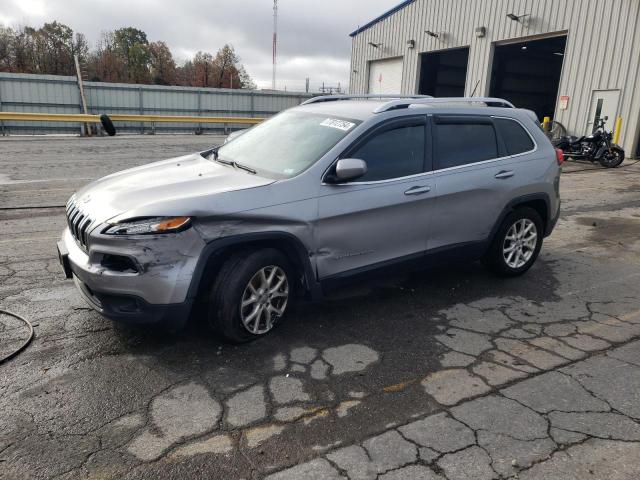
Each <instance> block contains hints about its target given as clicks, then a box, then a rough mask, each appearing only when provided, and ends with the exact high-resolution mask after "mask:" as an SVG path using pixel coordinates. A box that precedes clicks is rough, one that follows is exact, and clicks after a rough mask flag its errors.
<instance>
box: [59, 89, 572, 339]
mask: <svg viewBox="0 0 640 480" xmlns="http://www.w3.org/2000/svg"><path fill="white" fill-rule="evenodd" d="M561 158H562V156H561V155H560V156H558V152H556V151H555V150H554V148H553V146H552V145H551V143H550V142H549V140H548V139H547V138H546V136H545V134H544V133H543V131H542V130H541V129H540V127H539V125H538V124H537V120H536V118H535V115H534V114H533V113H532V112H530V111H527V110H520V109H516V108H513V106H512V105H511V104H509V103H508V102H506V101H505V100H500V99H492V98H449V99H442V98H438V99H435V98H434V99H428V98H415V97H407V98H400V97H395V98H394V99H387V98H380V97H376V98H375V99H374V98H357V97H344V96H330V97H317V98H314V99H312V100H309V101H307V102H306V103H305V104H303V105H300V106H298V107H295V108H291V109H289V110H286V111H284V112H282V113H280V114H278V115H276V116H274V117H272V118H271V119H269V120H267V121H265V122H264V123H261V124H260V125H257V126H255V127H253V128H251V129H250V130H248V131H247V132H246V133H244V134H242V135H240V136H237V137H236V138H234V139H233V140H232V141H230V142H228V143H226V144H224V145H223V146H220V147H217V148H214V149H211V150H208V151H205V152H201V153H194V154H191V155H186V156H183V157H179V158H173V159H170V160H164V161H160V162H156V163H151V164H148V165H144V166H141V167H137V168H132V169H129V170H125V171H123V172H119V173H115V174H113V175H109V176H107V177H104V178H102V179H100V180H97V181H95V182H93V183H92V184H90V185H88V186H86V187H84V188H83V189H81V190H80V191H78V192H77V193H76V194H75V195H73V196H72V197H71V199H70V200H69V203H68V205H67V212H66V215H67V220H68V227H67V228H66V229H65V231H64V233H63V235H62V240H61V241H60V242H59V243H58V251H59V255H60V260H61V263H62V265H63V268H64V270H65V273H66V275H67V277H69V278H73V280H74V281H75V283H76V285H77V286H78V288H79V290H80V292H82V294H83V296H84V297H85V298H86V300H87V301H88V302H89V304H90V305H92V306H93V307H95V308H96V309H97V310H98V311H100V312H101V313H103V314H104V315H105V316H107V317H109V318H112V319H114V320H120V321H125V322H129V323H138V324H143V323H144V324H150V323H155V324H158V323H162V324H166V325H169V326H171V327H172V328H174V329H175V328H177V327H179V326H182V325H183V324H184V322H185V321H186V320H187V318H188V317H189V315H190V313H191V311H192V307H193V306H194V304H195V303H196V301H197V300H198V301H201V302H204V303H206V306H207V309H206V311H207V314H206V315H207V319H208V322H209V324H210V325H211V327H213V329H214V330H215V331H217V332H218V333H219V334H221V335H222V336H224V337H225V338H226V339H228V340H230V341H234V342H244V341H249V340H253V339H255V338H257V337H260V336H262V335H264V334H266V333H268V332H269V331H271V330H272V328H273V327H274V326H275V325H276V323H277V322H278V321H279V319H281V318H282V317H283V315H284V314H285V312H286V310H287V307H288V306H289V305H290V304H291V302H292V301H293V299H294V298H296V297H308V298H318V297H321V296H322V295H323V293H326V292H327V291H328V289H330V288H331V287H332V286H335V285H337V284H339V283H340V282H342V281H344V280H345V279H347V278H353V277H354V276H358V275H361V274H369V273H370V272H371V271H372V270H377V269H380V268H383V267H390V266H396V265H404V266H406V267H409V268H415V267H423V266H428V265H433V264H434V263H442V262H450V261H451V260H452V259H455V260H460V259H468V260H477V259H482V260H483V261H484V262H485V264H486V265H488V266H489V267H490V268H491V269H492V270H493V271H494V272H496V273H497V274H499V275H504V276H515V275H520V274H522V273H524V272H525V271H526V270H527V269H529V267H531V265H532V264H533V262H534V261H535V260H536V257H537V256H538V252H539V251H540V247H541V246H542V239H543V237H545V236H547V235H549V234H550V233H551V230H552V229H553V227H554V225H555V223H556V221H557V219H558V215H559V208H560V199H559V180H560V166H559V164H560V163H561Z"/></svg>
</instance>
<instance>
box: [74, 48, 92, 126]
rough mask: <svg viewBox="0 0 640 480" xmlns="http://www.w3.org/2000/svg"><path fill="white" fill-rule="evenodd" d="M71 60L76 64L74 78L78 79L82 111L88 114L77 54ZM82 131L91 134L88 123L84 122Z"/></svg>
mask: <svg viewBox="0 0 640 480" xmlns="http://www.w3.org/2000/svg"><path fill="white" fill-rule="evenodd" d="M73 61H74V62H75V64H76V79H77V80H78V89H79V90H80V102H81V104H82V113H84V114H85V115H88V114H89V112H88V111H87V99H86V97H85V96H84V85H83V84H82V73H81V72H80V61H79V60H78V55H74V56H73ZM84 131H85V133H86V135H87V136H89V137H90V136H91V128H90V127H89V124H88V123H85V124H84Z"/></svg>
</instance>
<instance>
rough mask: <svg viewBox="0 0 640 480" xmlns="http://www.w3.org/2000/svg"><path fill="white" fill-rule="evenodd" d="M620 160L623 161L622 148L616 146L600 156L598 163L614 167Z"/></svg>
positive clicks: (618, 164) (606, 166)
mask: <svg viewBox="0 0 640 480" xmlns="http://www.w3.org/2000/svg"><path fill="white" fill-rule="evenodd" d="M622 162H624V150H623V149H621V148H620V147H618V146H613V147H611V150H610V151H608V152H605V153H604V154H603V155H602V157H600V165H602V166H603V167H605V168H616V167H618V166H620V164H621V163H622Z"/></svg>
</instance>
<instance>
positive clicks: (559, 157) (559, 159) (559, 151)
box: [556, 148, 564, 165]
mask: <svg viewBox="0 0 640 480" xmlns="http://www.w3.org/2000/svg"><path fill="white" fill-rule="evenodd" d="M556 161H557V162H558V165H562V164H563V163H564V152H563V151H562V149H561V148H556Z"/></svg>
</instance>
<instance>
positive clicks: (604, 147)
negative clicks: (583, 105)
mask: <svg viewBox="0 0 640 480" xmlns="http://www.w3.org/2000/svg"><path fill="white" fill-rule="evenodd" d="M607 119H608V117H604V118H602V119H600V120H599V121H598V122H597V125H596V128H595V130H594V131H593V133H592V134H591V135H585V136H583V137H574V136H571V135H567V136H564V137H561V138H560V139H558V140H557V141H555V142H554V146H555V147H556V148H560V149H561V150H562V151H563V153H564V159H565V160H569V159H575V160H586V161H589V162H599V163H600V165H602V166H603V167H606V168H615V167H617V166H619V165H620V164H621V163H622V162H623V161H624V150H623V149H622V148H621V147H620V146H619V145H616V144H615V143H613V132H607V131H606V130H605V129H604V124H605V123H606V121H607Z"/></svg>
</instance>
